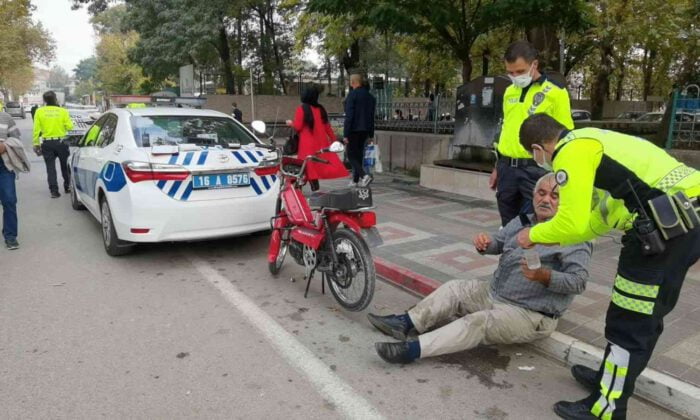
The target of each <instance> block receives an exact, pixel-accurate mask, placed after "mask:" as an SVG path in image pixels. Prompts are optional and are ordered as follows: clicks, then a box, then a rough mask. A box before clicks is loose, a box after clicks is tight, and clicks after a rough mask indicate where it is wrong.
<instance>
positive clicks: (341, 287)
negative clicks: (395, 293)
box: [267, 142, 382, 311]
mask: <svg viewBox="0 0 700 420" xmlns="http://www.w3.org/2000/svg"><path fill="white" fill-rule="evenodd" d="M342 150H343V145H342V144H341V143H338V142H336V143H333V144H332V145H331V147H329V148H326V149H322V150H319V151H318V152H317V153H316V154H315V155H310V156H308V157H307V158H306V159H303V160H300V159H297V158H293V157H289V156H284V157H282V161H281V165H280V167H279V172H280V177H281V179H282V187H281V189H280V193H279V197H278V199H277V208H276V212H275V216H274V217H273V218H272V221H271V224H272V235H271V238H270V247H269V251H268V257H267V260H268V266H269V269H270V272H271V273H272V274H273V275H277V274H278V273H279V271H280V269H281V268H282V264H283V262H284V258H285V256H286V255H287V253H289V254H290V255H291V256H292V257H293V258H294V260H295V261H296V262H297V264H299V265H302V266H304V269H305V272H304V273H305V275H304V279H305V280H306V282H307V283H306V290H305V292H304V297H306V296H307V294H308V292H309V285H310V284H311V279H312V278H313V277H314V273H315V272H316V271H318V272H320V273H321V287H322V291H323V292H325V283H326V282H328V287H329V288H330V290H331V293H332V294H333V297H334V298H335V299H336V300H337V301H338V303H340V305H341V306H343V307H344V308H345V309H347V310H350V311H361V310H363V309H364V308H366V307H367V305H369V303H370V301H371V300H372V296H373V295H374V284H375V276H376V273H375V268H374V261H373V260H372V255H371V253H370V246H378V245H380V244H381V243H382V239H381V236H380V235H379V232H378V231H377V228H376V227H375V225H376V223H377V218H376V215H375V213H374V211H372V208H373V206H372V190H371V188H370V187H369V186H367V187H355V188H344V189H338V190H332V191H328V192H317V193H313V194H312V195H311V196H310V197H309V199H308V200H307V198H306V197H305V196H304V194H303V193H302V188H303V186H304V185H305V184H306V183H307V179H306V164H307V162H309V161H315V162H319V163H325V164H328V161H327V160H325V159H322V158H321V157H319V155H320V154H321V153H325V152H328V151H331V152H336V153H337V152H339V151H342ZM279 153H280V154H281V151H280V152H279Z"/></svg>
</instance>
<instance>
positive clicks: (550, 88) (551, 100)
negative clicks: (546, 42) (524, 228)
mask: <svg viewBox="0 0 700 420" xmlns="http://www.w3.org/2000/svg"><path fill="white" fill-rule="evenodd" d="M537 57H538V52H537V50H536V49H535V47H533V46H532V44H530V43H529V42H527V41H516V42H514V43H512V44H510V46H509V47H508V48H507V49H506V53H505V56H504V59H505V65H506V70H507V72H508V77H510V79H511V81H512V82H513V84H512V85H510V86H508V88H507V89H506V91H505V93H504V94H503V126H502V127H501V134H500V137H499V139H498V143H497V145H496V151H497V154H498V161H497V162H496V167H495V168H494V169H493V172H492V173H491V178H490V180H489V185H490V187H491V188H492V189H496V190H497V193H496V201H497V203H498V212H499V213H500V215H501V226H505V225H506V224H508V222H509V221H511V220H512V219H513V218H514V217H516V216H517V215H518V214H520V213H531V212H532V189H533V187H534V186H535V182H536V181H537V180H538V179H539V178H540V177H541V176H542V175H543V174H544V172H545V171H544V170H543V169H541V168H539V167H538V166H537V165H536V164H535V162H534V161H533V160H532V155H530V152H529V151H528V150H525V149H524V148H523V147H522V146H521V145H520V142H519V140H518V130H519V129H520V125H521V124H522V123H523V121H524V120H525V118H527V117H528V116H529V115H533V114H534V113H536V112H537V113H545V114H548V115H551V116H552V117H554V118H555V119H556V120H557V121H559V122H560V123H561V124H562V125H564V126H565V127H566V128H567V129H569V130H570V129H572V128H574V122H573V120H572V118H571V105H570V103H569V94H568V92H567V91H566V87H565V86H562V85H560V84H558V83H556V82H554V81H553V80H550V79H549V78H547V76H546V75H545V74H543V73H540V71H539V69H538V64H539V61H538V59H537Z"/></svg>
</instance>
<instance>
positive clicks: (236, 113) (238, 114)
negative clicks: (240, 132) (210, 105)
mask: <svg viewBox="0 0 700 420" xmlns="http://www.w3.org/2000/svg"><path fill="white" fill-rule="evenodd" d="M231 115H232V116H233V118H235V119H236V121H238V122H239V123H242V122H243V112H242V111H241V110H240V109H238V104H237V103H235V102H233V103H231Z"/></svg>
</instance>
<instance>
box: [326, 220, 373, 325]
mask: <svg viewBox="0 0 700 420" xmlns="http://www.w3.org/2000/svg"><path fill="white" fill-rule="evenodd" d="M332 239H333V248H334V249H335V252H336V255H337V256H338V264H337V266H335V267H333V270H332V271H331V272H330V273H326V274H327V278H328V287H329V288H330V289H331V293H332V294H333V297H334V298H335V300H336V301H338V303H339V304H340V306H342V307H343V308H345V309H347V310H349V311H353V312H359V311H361V310H363V309H365V308H366V307H367V306H368V305H369V303H370V302H371V301H372V297H373V296H374V284H375V280H376V272H375V268H374V260H372V255H371V254H370V252H369V247H368V246H367V244H366V243H365V241H364V239H362V237H361V236H360V235H358V234H357V233H355V232H354V231H352V230H350V229H338V230H336V231H335V232H333V236H332Z"/></svg>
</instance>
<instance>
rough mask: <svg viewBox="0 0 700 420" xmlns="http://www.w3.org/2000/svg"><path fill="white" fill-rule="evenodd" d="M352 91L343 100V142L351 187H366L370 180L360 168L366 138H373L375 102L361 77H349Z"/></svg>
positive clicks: (354, 75) (356, 75) (357, 75)
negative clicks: (349, 166) (350, 177)
mask: <svg viewBox="0 0 700 420" xmlns="http://www.w3.org/2000/svg"><path fill="white" fill-rule="evenodd" d="M350 87H351V88H352V91H350V93H349V94H348V96H347V97H346V98H345V126H344V129H343V137H344V138H343V142H344V143H345V144H347V147H348V150H347V153H348V160H349V161H350V165H352V182H351V183H350V186H351V187H354V186H357V185H358V184H359V185H360V186H363V187H364V186H367V184H369V183H370V181H371V178H370V176H369V175H367V174H365V170H364V168H363V167H362V160H363V159H364V153H365V143H366V142H367V139H368V138H370V139H371V138H374V110H375V107H376V105H377V100H376V99H374V96H372V94H371V93H369V89H368V88H367V87H366V86H365V85H364V84H363V83H362V75H360V74H353V75H351V76H350Z"/></svg>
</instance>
